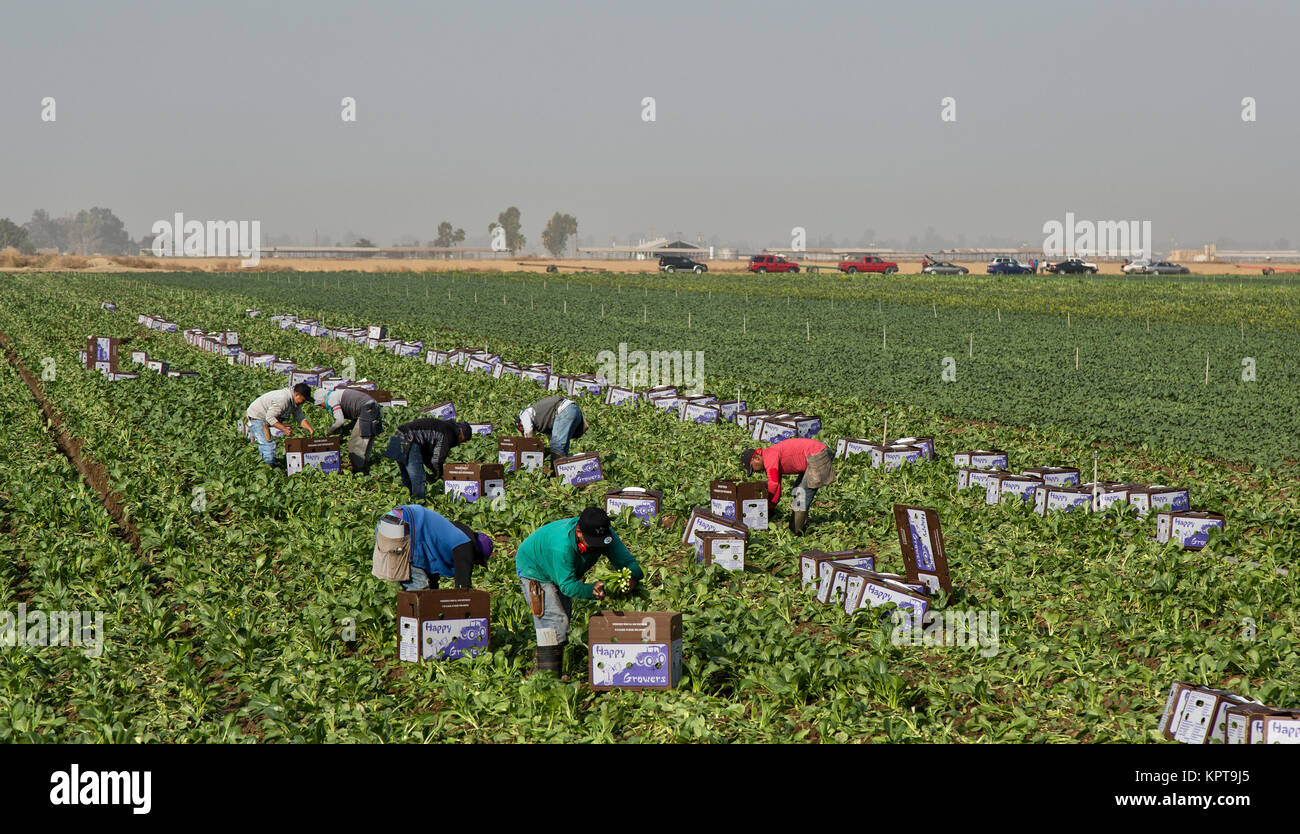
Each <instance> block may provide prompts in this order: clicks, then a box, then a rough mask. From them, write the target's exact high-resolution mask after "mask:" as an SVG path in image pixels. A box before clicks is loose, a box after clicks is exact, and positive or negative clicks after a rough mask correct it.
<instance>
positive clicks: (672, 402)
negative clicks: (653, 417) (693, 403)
mask: <svg viewBox="0 0 1300 834" xmlns="http://www.w3.org/2000/svg"><path fill="white" fill-rule="evenodd" d="M683 402H684V400H682V398H681V397H655V398H654V399H652V400H649V403H650V404H651V405H652V406H654V407H655V408H657V409H659V410H660V411H669V412H673V413H678V411H679V409H681V407H682V403H683Z"/></svg>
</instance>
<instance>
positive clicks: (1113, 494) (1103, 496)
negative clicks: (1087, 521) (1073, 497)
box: [1080, 481, 1133, 513]
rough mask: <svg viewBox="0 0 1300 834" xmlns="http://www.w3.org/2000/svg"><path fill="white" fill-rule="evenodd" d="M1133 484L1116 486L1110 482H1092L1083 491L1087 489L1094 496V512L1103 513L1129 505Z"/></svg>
mask: <svg viewBox="0 0 1300 834" xmlns="http://www.w3.org/2000/svg"><path fill="white" fill-rule="evenodd" d="M1132 486H1133V485H1132V484H1115V483H1110V482H1109V481H1090V482H1088V483H1086V484H1084V485H1083V486H1082V487H1080V488H1081V489H1086V490H1087V491H1088V493H1089V494H1090V495H1092V496H1093V502H1092V511H1093V512H1095V513H1103V512H1105V511H1106V510H1109V509H1110V508H1111V507H1113V506H1115V505H1116V504H1127V503H1128V491H1129V489H1131V488H1132Z"/></svg>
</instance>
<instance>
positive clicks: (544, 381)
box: [521, 368, 551, 388]
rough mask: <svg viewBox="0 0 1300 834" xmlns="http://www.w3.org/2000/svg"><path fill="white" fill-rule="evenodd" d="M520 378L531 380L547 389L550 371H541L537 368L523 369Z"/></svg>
mask: <svg viewBox="0 0 1300 834" xmlns="http://www.w3.org/2000/svg"><path fill="white" fill-rule="evenodd" d="M521 376H522V377H523V378H524V379H531V380H532V381H533V382H536V383H537V384H538V385H540V386H542V387H543V388H548V387H550V384H551V373H550V371H543V370H539V369H537V368H525V369H524V372H523V373H522V374H521Z"/></svg>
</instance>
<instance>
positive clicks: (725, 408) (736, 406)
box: [718, 400, 746, 423]
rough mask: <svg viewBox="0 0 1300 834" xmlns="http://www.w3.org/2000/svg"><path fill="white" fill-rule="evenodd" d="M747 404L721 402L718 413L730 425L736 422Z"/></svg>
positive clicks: (740, 401) (741, 401) (737, 401)
mask: <svg viewBox="0 0 1300 834" xmlns="http://www.w3.org/2000/svg"><path fill="white" fill-rule="evenodd" d="M745 408H746V403H745V401H744V400H720V401H719V402H718V411H719V412H720V413H721V414H722V419H723V420H726V421H727V422H728V423H734V422H736V415H738V414H739V413H740V412H742V411H744V410H745Z"/></svg>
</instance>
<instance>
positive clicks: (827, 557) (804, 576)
mask: <svg viewBox="0 0 1300 834" xmlns="http://www.w3.org/2000/svg"><path fill="white" fill-rule="evenodd" d="M861 559H870V560H871V562H870V565H869V567H870V568H873V569H874V568H875V566H876V562H875V555H874V554H873V553H872V552H871V551H870V550H837V551H834V552H827V551H825V550H805V551H804V552H803V553H800V554H799V579H800V587H801V588H803V589H804V590H807V589H808V588H809V587H810V586H812V585H815V584H818V583H819V582H820V581H822V580H823V579H825V578H826V577H828V576H830V572H831V567H832V566H831V565H830V563H831V562H834V561H836V560H861ZM823 563H825V564H826V565H827V567H826V569H825V570H824V571H823V570H822V565H823ZM852 566H854V567H868V565H867V563H866V562H857V563H854V564H853V565H852Z"/></svg>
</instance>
